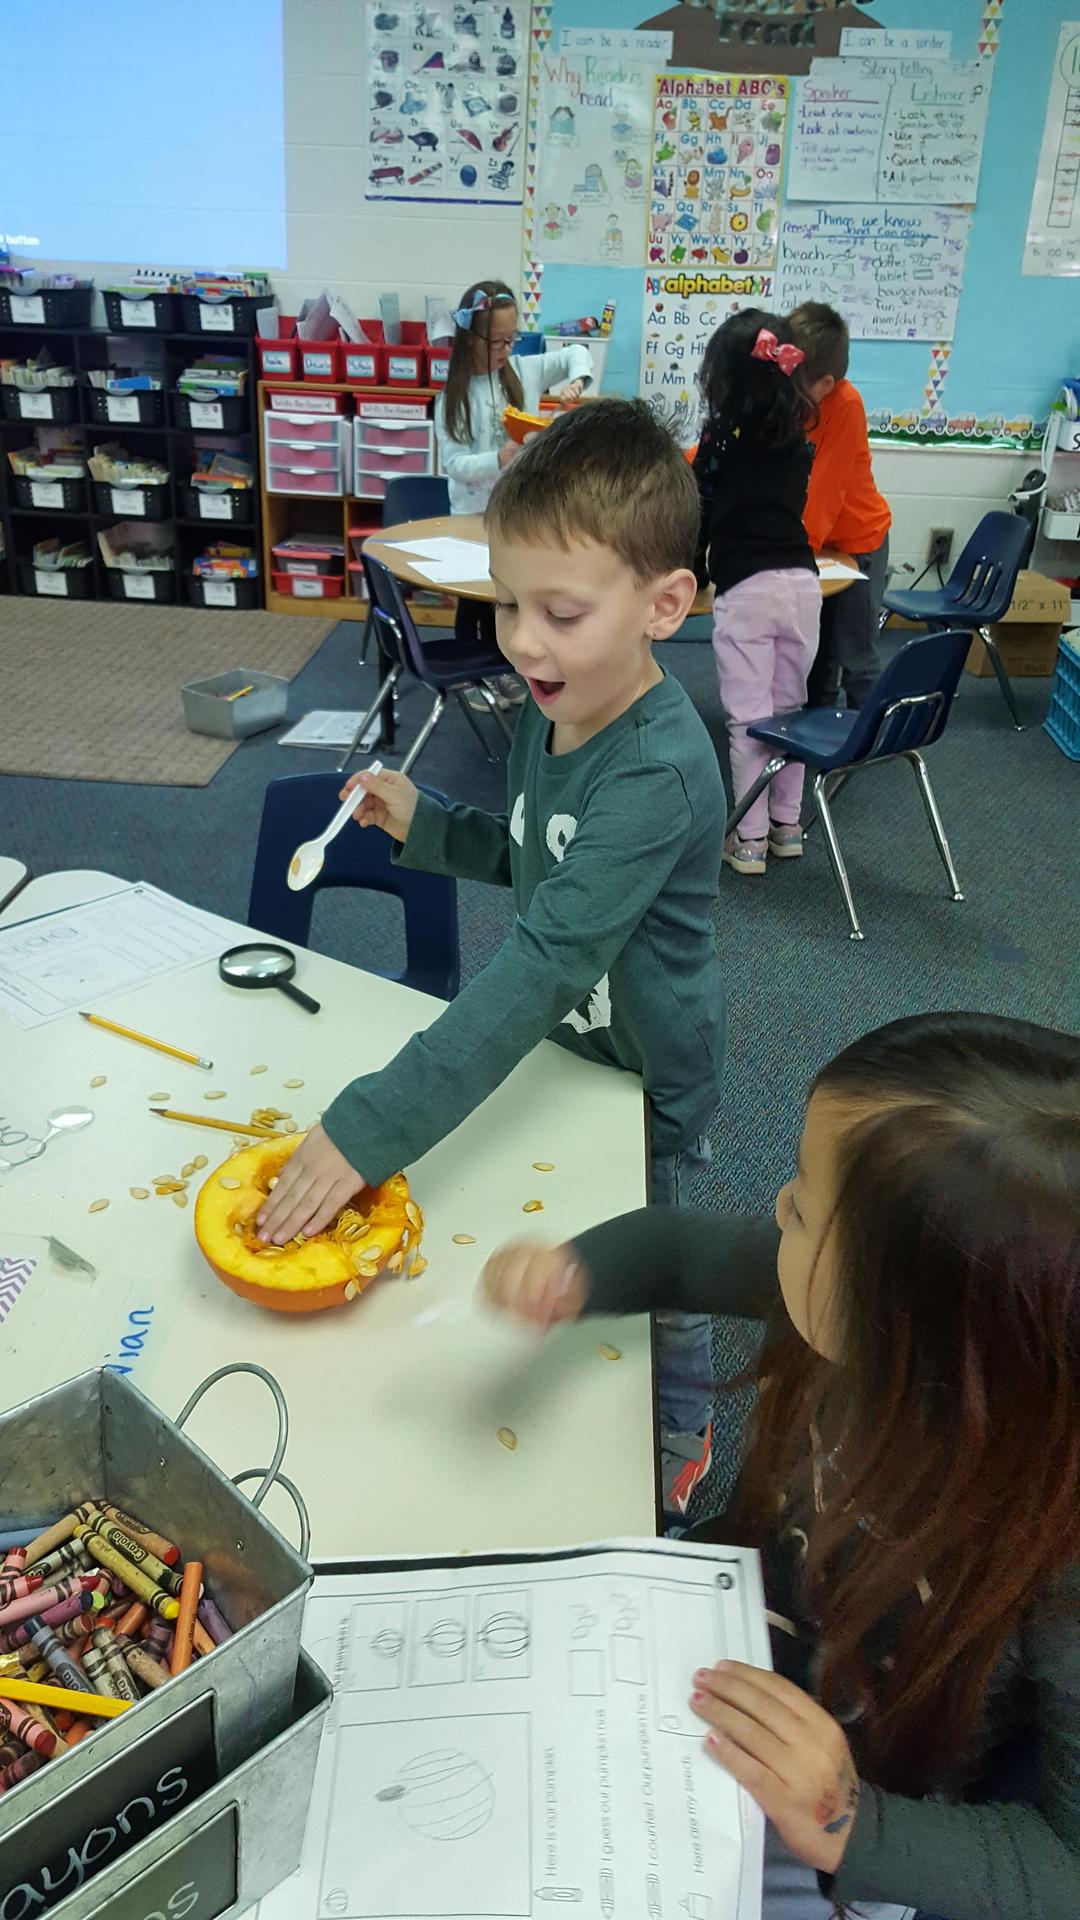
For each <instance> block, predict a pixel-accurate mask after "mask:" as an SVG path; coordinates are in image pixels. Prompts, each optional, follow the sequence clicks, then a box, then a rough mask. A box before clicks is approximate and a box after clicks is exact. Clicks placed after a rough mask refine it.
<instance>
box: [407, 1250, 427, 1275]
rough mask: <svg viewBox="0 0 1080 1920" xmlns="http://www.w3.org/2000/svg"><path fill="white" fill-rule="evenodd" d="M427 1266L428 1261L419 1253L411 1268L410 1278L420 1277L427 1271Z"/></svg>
mask: <svg viewBox="0 0 1080 1920" xmlns="http://www.w3.org/2000/svg"><path fill="white" fill-rule="evenodd" d="M426 1267H427V1261H426V1260H424V1259H422V1258H421V1256H420V1254H417V1256H416V1259H415V1260H414V1261H413V1263H412V1266H411V1267H410V1268H409V1279H410V1280H416V1279H418V1278H419V1276H420V1275H421V1274H422V1273H423V1272H424V1271H425V1269H426Z"/></svg>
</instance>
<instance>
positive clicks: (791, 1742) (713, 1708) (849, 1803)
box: [690, 1660, 859, 1873]
mask: <svg viewBox="0 0 1080 1920" xmlns="http://www.w3.org/2000/svg"><path fill="white" fill-rule="evenodd" d="M692 1684H693V1688H694V1691H693V1693H692V1695H691V1699H690V1704H691V1706H692V1707H693V1709H694V1712H695V1713H696V1714H698V1715H699V1716H700V1718H701V1719H702V1720H704V1721H705V1723H706V1725H707V1726H708V1727H709V1728H710V1729H711V1731H710V1733H709V1735H708V1738H707V1740H706V1743H705V1744H706V1746H707V1748H708V1751H709V1752H710V1753H711V1754H712V1756H713V1759H714V1760H719V1762H720V1765H721V1766H722V1767H724V1768H726V1770H727V1772H728V1773H730V1774H731V1775H732V1777H733V1778H734V1779H735V1780H737V1781H738V1782H739V1784H740V1786H744V1787H745V1788H746V1790H747V1792H748V1793H750V1794H752V1795H753V1797H754V1799H755V1800H756V1801H757V1803H758V1806H759V1807H760V1808H761V1811H762V1813H763V1814H764V1815H765V1817H766V1819H767V1820H771V1821H772V1823H773V1826H774V1827H775V1828H776V1831H777V1833H778V1834H779V1836H780V1839H781V1840H782V1841H783V1843H784V1845H785V1847H787V1848H788V1849H789V1851H790V1852H791V1853H795V1854H797V1855H798V1857H799V1859H800V1860H805V1862H806V1864H807V1866H809V1867H815V1868H817V1869H818V1870H819V1871H820V1872H822V1873H835V1872H836V1871H837V1869H838V1868H839V1866H840V1862H841V1861H842V1859H843V1857H844V1850H845V1848H846V1846H847V1843H848V1841H849V1840H850V1838H851V1833H852V1829H853V1827H854V1825H855V1818H856V1815H857V1813H858V1811H859V1776H858V1774H857V1773H856V1771H855V1762H854V1760H853V1759H852V1757H851V1748H850V1747H849V1746H848V1743H847V1736H846V1734H845V1733H844V1730H843V1728H842V1727H841V1725H840V1723H839V1721H838V1720H834V1719H833V1717H832V1714H831V1713H826V1711H825V1709H824V1707H821V1706H819V1705H818V1703H817V1701H816V1700H812V1699H811V1697H810V1695H809V1694H808V1693H804V1692H803V1690H802V1688H801V1687H796V1686H794V1685H793V1684H792V1682H791V1681H790V1680H784V1679H782V1678H781V1676H780V1675H779V1674H778V1673H766V1672H765V1671H763V1670H762V1669H761V1668H760V1667H748V1666H744V1665H743V1663H742V1662H741V1661H739V1660H721V1661H719V1662H718V1663H717V1665H716V1666H715V1667H708V1668H704V1669H702V1670H701V1671H700V1672H698V1673H695V1675H694V1678H693V1683H692Z"/></svg>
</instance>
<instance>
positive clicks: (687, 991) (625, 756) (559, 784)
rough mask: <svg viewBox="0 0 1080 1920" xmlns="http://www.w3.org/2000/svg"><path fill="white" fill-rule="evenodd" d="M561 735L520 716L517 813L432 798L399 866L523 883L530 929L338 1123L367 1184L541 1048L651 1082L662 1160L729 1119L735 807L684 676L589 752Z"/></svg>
mask: <svg viewBox="0 0 1080 1920" xmlns="http://www.w3.org/2000/svg"><path fill="white" fill-rule="evenodd" d="M550 731H551V729H550V723H549V722H548V721H546V720H545V719H544V717H543V715H542V714H541V712H540V710H539V708H538V707H536V706H535V705H534V704H533V703H532V702H531V701H530V702H529V703H528V705H527V706H525V707H523V708H522V711H521V716H520V719H519V721H518V725H517V728H516V731H515V734H514V743H513V746H512V748H511V751H510V760H509V767H508V810H507V812H506V813H505V814H490V813H484V812H482V811H481V810H480V809H478V808H476V807H465V806H452V807H442V806H439V805H437V804H436V803H435V802H434V801H433V800H431V799H430V798H428V797H426V796H424V795H421V797H420V800H419V801H418V803H417V808H416V813H415V816H414V818H413V822H412V826H411V827H410V829H409V835H408V838H407V840H406V841H405V844H404V846H403V847H402V848H401V849H400V851H399V853H398V855H397V858H398V859H400V860H401V862H402V864H403V865H405V866H411V867H419V868H422V869H423V870H424V871H426V872H428V873H448V874H453V875H455V876H456V877H457V878H459V879H470V880H488V881H492V882H494V883H495V884H496V885H501V886H509V887H511V888H512V889H513V894H514V904H515V906H516V908H517V919H516V921H515V923H514V926H513V929H512V931H511V933H510V934H509V935H508V937H507V939H506V940H505V941H504V943H503V945H502V947H501V948H500V949H499V952H498V953H497V954H496V955H495V958H494V959H493V960H492V961H491V962H490V963H489V964H488V966H486V967H485V968H484V970H483V972H482V973H480V974H478V975H477V976H476V978H475V979H473V980H472V981H470V983H469V985H468V986H467V987H465V988H463V990H462V992H461V993H459V995H458V997H457V999H456V1000H453V1001H451V1002H450V1004H449V1006H448V1007H447V1009H446V1011H445V1013H443V1014H441V1015H440V1016H439V1018H438V1019H437V1020H435V1021H434V1022H433V1023H432V1025H431V1026H430V1027H428V1028H426V1029H425V1030H424V1032H422V1033H418V1034H416V1035H414V1037H413V1038H412V1039H411V1040H410V1041H409V1042H408V1043H407V1045H406V1046H404V1047H403V1048H402V1049H401V1052H400V1053H399V1054H398V1055H397V1057H396V1059H394V1060H392V1061H391V1062H390V1064H389V1066H388V1067H385V1068H384V1069H383V1070H382V1071H381V1072H379V1073H369V1074H365V1075H363V1076H362V1078H360V1079H358V1080H354V1081H352V1083H351V1084H350V1085H349V1086H347V1087H346V1088H345V1089H344V1090H343V1092H341V1093H340V1094H338V1096H337V1098H336V1099H335V1100H334V1101H333V1102H332V1104H331V1105H330V1106H329V1107H328V1108H327V1110H326V1112H325V1113H324V1115H323V1126H324V1127H325V1129H326V1131H327V1133H328V1134H329V1136H330V1138H331V1140H333V1142H334V1144H335V1146H337V1147H339V1148H340V1150H341V1152H342V1153H343V1154H344V1155H345V1157H346V1159H347V1160H348V1161H349V1162H350V1164H351V1165H352V1166H354V1167H356V1168H357V1169H358V1171H359V1172H360V1173H361V1174H362V1175H363V1176H364V1178H365V1180H367V1181H369V1182H372V1183H374V1182H377V1181H379V1180H383V1179H385V1178H386V1177H387V1175H389V1174H391V1173H395V1172H397V1170H398V1169H399V1168H401V1167H407V1166H410V1165H411V1164H412V1163H413V1162H414V1161H416V1160H418V1159H419V1158H420V1156H421V1155H422V1154H424V1153H426V1152H427V1151H428V1150H429V1148H431V1147H433V1146H434V1145H435V1144H436V1143H437V1142H438V1141H440V1140H442V1139H444V1138H445V1136H446V1135H447V1134H448V1133H451V1132H452V1131H453V1129H454V1128H455V1127H456V1126H459V1125H460V1123H461V1121H462V1120H464V1119H465V1118H466V1117H467V1116H468V1115H469V1114H470V1113H472V1112H473V1110H474V1108H476V1107H478V1106H479V1105H480V1102H481V1101H482V1100H484V1099H486V1098H487V1096H488V1094H489V1093H491V1092H493V1091H494V1089H495V1088H496V1087H497V1086H499V1085H500V1084H501V1082H502V1081H503V1080H505V1078H506V1076H507V1074H508V1073H509V1072H510V1071H511V1069H512V1068H513V1067H515V1066H516V1065H517V1063H518V1061H519V1060H521V1059H523V1058H524V1056H525V1055H526V1054H527V1053H529V1052H531V1050H532V1048H533V1047H535V1046H536V1045H537V1043H538V1042H539V1041H541V1040H543V1039H544V1038H550V1039H552V1040H556V1041H558V1042H559V1044H560V1045H561V1046H564V1047H568V1048H569V1049H570V1051H571V1052H573V1053H579V1054H582V1055H583V1056H584V1057H585V1058H586V1059H588V1060H597V1061H601V1062H603V1063H604V1064H605V1065H607V1066H613V1067H623V1068H626V1069H628V1070H629V1071H630V1072H632V1073H638V1074H640V1075H641V1077H642V1080H643V1082H644V1088H645V1092H646V1093H647V1095H648V1096H649V1100H650V1103H651V1112H652V1146H653V1150H654V1152H656V1153H658V1154H669V1153H675V1152H677V1151H679V1149H680V1148H683V1147H685V1146H687V1145H689V1144H690V1142H692V1141H693V1140H694V1139H696V1137H697V1136H698V1135H699V1134H701V1133H703V1132H704V1130H705V1128H706V1127H707V1125H708V1122H709V1120H710V1118H711V1116H712V1113H713V1111H714V1109H715V1107H716V1103H717V1098H718V1095H719V1088H720V1076H721V1070H722V1066H723V1057H724V1038H725V1012H724V990H723V984H722V981H721V977H720V964H719V958H718V955H717V950H716V935H715V931H714V928H713V921H712V909H713V904H714V902H715V899H716V891H717V881H718V876H719V858H720V839H721V834H722V828H723V819H724V793H723V786H722V783H721V779H720V770H719V767H718V765H717V760H716V754H715V752H714V750H713V746H712V742H711V740H710V739H709V736H708V733H707V732H706V730H705V727H704V724H703V722H702V721H701V719H700V717H699V716H698V714H697V713H696V712H695V710H694V708H693V706H692V705H691V702H690V700H689V698H688V696H687V694H686V692H685V691H684V689H683V687H682V686H681V685H680V684H679V682H678V681H677V680H674V679H672V678H671V677H670V676H669V675H665V676H664V678H663V680H662V681H661V682H660V683H659V685H658V686H655V687H651V688H650V689H649V690H648V692H646V693H644V694H643V695H642V696H641V698H640V699H639V700H638V701H636V702H635V704H634V705H633V706H632V707H631V708H630V709H629V710H628V711H627V712H626V713H624V714H622V715H621V716H620V718H619V719H617V720H614V721H612V723H611V725H610V726H607V727H605V728H604V729H603V731H602V732H600V733H599V734H597V735H596V736H595V737H594V738H593V739H592V740H590V741H588V742H587V743H586V745H585V746H582V747H578V748H576V749H575V750H574V751H573V752H572V753H565V754H560V755H559V756H557V757H556V756H554V755H552V754H551V753H550V752H549V751H548V745H549V737H550Z"/></svg>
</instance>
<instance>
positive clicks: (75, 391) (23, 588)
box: [0, 324, 261, 606]
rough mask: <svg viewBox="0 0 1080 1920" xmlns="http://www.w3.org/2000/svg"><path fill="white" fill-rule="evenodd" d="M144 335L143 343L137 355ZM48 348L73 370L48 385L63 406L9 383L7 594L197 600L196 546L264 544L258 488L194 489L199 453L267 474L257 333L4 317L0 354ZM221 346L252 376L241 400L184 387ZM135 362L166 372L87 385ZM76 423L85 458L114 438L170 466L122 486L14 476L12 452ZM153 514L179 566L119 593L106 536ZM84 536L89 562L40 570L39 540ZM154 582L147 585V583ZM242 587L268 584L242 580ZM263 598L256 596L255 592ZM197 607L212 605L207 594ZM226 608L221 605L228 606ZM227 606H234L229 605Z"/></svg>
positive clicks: (3, 578)
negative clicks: (202, 398) (143, 380)
mask: <svg viewBox="0 0 1080 1920" xmlns="http://www.w3.org/2000/svg"><path fill="white" fill-rule="evenodd" d="M135 342H138V348H137V352H136V351H135ZM43 346H44V347H47V348H48V349H49V352H50V353H51V355H52V357H53V360H54V361H55V362H56V363H57V364H58V365H61V366H67V367H71V368H72V369H73V370H74V372H75V373H76V375H77V384H76V385H75V386H74V387H61V388H56V389H50V390H47V393H46V395H45V396H40V395H37V394H31V395H27V396H24V397H25V398H29V399H30V400H32V401H34V400H38V399H40V398H42V397H46V398H49V397H52V398H54V399H55V401H56V402H58V403H59V404H58V405H57V406H55V407H54V406H50V408H49V410H48V412H45V411H44V410H39V409H37V408H32V409H31V410H30V412H29V413H27V412H26V411H24V410H23V409H22V408H21V407H20V405H19V404H18V395H19V389H16V388H13V387H8V386H2V387H0V402H2V410H3V418H2V419H0V528H2V531H3V536H4V537H3V541H2V542H0V546H2V547H3V548H4V550H5V551H6V556H7V563H8V564H7V566H6V567H4V566H2V565H0V592H4V591H7V592H9V593H26V594H43V593H44V594H48V595H50V596H51V597H55V598H65V599H95V600H108V599H110V598H112V597H123V598H130V599H133V600H138V601H139V602H140V603H141V604H145V605H148V606H154V605H161V604H174V603H175V602H176V601H178V600H179V601H183V600H185V599H187V598H189V597H190V596H189V595H188V592H187V583H189V582H190V580H191V577H192V576H191V567H192V563H193V561H194V560H195V557H196V555H197V554H199V553H201V552H202V550H203V549H204V548H205V547H206V546H207V544H208V543H209V542H210V541H211V540H214V539H221V538H223V537H224V538H229V537H230V536H232V537H233V538H235V540H236V541H237V542H238V543H239V544H241V545H244V546H250V547H251V548H252V549H253V551H254V552H255V553H256V554H259V553H260V548H261V516H260V488H259V486H258V485H255V486H252V487H250V488H243V489H235V490H231V491H229V492H227V493H223V494H219V495H210V494H205V493H201V492H200V491H199V490H198V489H196V488H194V487H192V485H191V474H192V469H193V465H194V460H195V456H196V453H197V452H199V451H201V450H207V449H212V450H216V451H220V452H223V453H235V454H237V455H238V456H239V457H241V458H243V459H245V460H249V461H250V462H251V463H252V465H253V467H254V469H255V472H256V476H258V474H259V471H260V463H259V447H258V441H257V437H256V433H255V382H256V375H257V360H256V353H255V343H254V339H253V338H252V337H251V336H249V335H248V334H246V333H243V332H237V333H235V334H233V333H230V334H228V335H226V334H221V335H210V334H203V333H194V332H191V333H184V332H165V331H158V330H153V329H150V328H147V327H145V326H142V327H138V328H136V327H130V328H125V327H90V326H67V327H59V326H57V327H51V326H44V327H41V326H4V325H3V324H0V359H15V360H25V359H27V358H29V357H30V356H31V355H33V354H35V353H38V352H40V350H41V348H42V347H43ZM217 349H220V351H221V352H222V353H223V354H227V355H228V356H229V357H230V358H233V359H238V360H240V361H241V362H242V363H243V365H244V367H245V368H246V372H247V380H246V385H245V391H244V394H243V395H242V396H241V397H240V398H239V399H235V400H230V399H225V400H222V401H214V402H204V403H200V402H190V401H187V400H186V399H185V398H184V396H182V395H180V394H178V393H177V392H176V382H177V379H178V378H179V376H180V374H181V373H182V372H183V370H184V368H185V367H187V366H189V365H190V364H191V362H192V361H194V360H196V359H198V358H201V357H202V356H204V355H212V354H213V353H214V351H215V350H217ZM129 353H130V356H131V358H132V360H137V361H138V364H139V365H140V366H145V367H146V370H147V371H148V372H152V373H154V374H155V375H160V378H161V380H162V382H163V385H162V388H161V389H160V390H154V391H150V392H144V393H132V394H111V393H105V392H104V391H103V390H102V389H100V388H97V387H91V386H89V385H87V383H86V376H87V375H88V374H89V373H91V372H95V371H100V370H101V369H102V368H104V367H107V366H110V365H124V364H126V363H127V357H128V354H129ZM53 425H74V426H76V427H77V428H78V434H79V441H80V444H81V447H82V449H83V451H84V453H85V455H86V456H87V457H88V458H89V456H90V455H91V454H92V453H93V452H94V450H95V448H97V447H101V446H104V445H105V444H106V443H107V442H109V441H119V442H120V443H121V444H123V445H124V446H126V447H127V449H128V451H129V452H130V453H132V454H133V455H136V456H143V457H145V458H147V459H155V460H159V461H160V462H161V463H162V464H163V465H165V466H167V467H168V469H169V480H168V482H167V483H165V484H164V485H163V486H160V487H157V486H151V485H145V486H139V485H137V484H133V485H131V486H118V485H113V484H112V483H111V482H95V481H93V480H91V479H90V477H89V476H87V478H86V480H85V481H81V482H71V481H68V482H52V481H44V482H43V481H37V482H33V483H27V482H26V481H25V480H20V478H19V477H18V476H16V475H15V474H13V473H12V471H11V468H10V467H9V465H8V461H7V455H8V453H9V452H12V451H14V450H16V449H18V448H21V447H28V446H30V445H32V444H33V442H34V439H35V428H37V427H46V426H53ZM126 520H131V521H141V520H146V521H148V522H153V523H154V524H155V525H156V526H157V527H159V528H164V529H166V530H168V531H169V532H170V533H171V535H172V543H173V549H174V554H175V560H176V565H175V567H174V569H173V571H172V573H171V574H170V575H168V576H167V577H166V576H164V575H153V574H150V575H145V576H134V590H132V577H131V576H128V577H127V579H126V584H125V586H124V587H123V589H122V590H121V589H118V585H117V582H116V580H115V578H113V577H111V570H110V569H109V568H107V567H106V566H105V564H104V562H103V560H102V558H101V554H100V551H99V549H98V543H97V536H98V533H99V532H100V531H101V530H102V529H103V528H106V527H110V526H115V525H116V524H117V523H118V522H119V521H126ZM49 538H60V539H64V540H69V541H72V540H85V541H86V543H87V545H88V546H89V548H90V550H91V554H92V559H91V563H90V566H89V567H86V568H81V569H78V570H75V569H72V570H66V569H65V570H64V571H63V572H61V573H59V574H58V575H57V576H56V578H55V579H53V580H51V581H49V580H46V579H44V578H43V572H42V570H41V569H35V568H34V566H33V563H32V553H33V548H34V546H35V544H36V543H37V542H38V541H39V540H45V539H49ZM147 581H148V582H149V591H148V590H147V587H146V585H145V584H144V582H147ZM239 584H241V585H243V586H250V585H255V586H256V587H258V585H259V583H257V582H256V583H251V582H241V583H239ZM254 599H255V604H258V596H257V595H256V596H255V597H254ZM251 600H252V596H250V595H247V594H244V595H238V596H237V599H236V603H235V604H236V605H238V606H239V605H247V604H250V603H251ZM199 604H208V603H204V602H202V601H201V600H200V601H199ZM222 604H224V603H222ZM229 604H232V603H231V602H230V603H229Z"/></svg>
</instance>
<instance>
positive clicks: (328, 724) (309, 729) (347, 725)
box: [278, 707, 379, 753]
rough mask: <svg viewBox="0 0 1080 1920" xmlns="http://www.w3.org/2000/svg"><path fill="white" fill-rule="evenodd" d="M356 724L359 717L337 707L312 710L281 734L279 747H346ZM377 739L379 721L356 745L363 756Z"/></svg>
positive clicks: (375, 721)
mask: <svg viewBox="0 0 1080 1920" xmlns="http://www.w3.org/2000/svg"><path fill="white" fill-rule="evenodd" d="M359 725H360V714H359V712H356V713H348V712H346V711H344V710H343V709H342V708H340V707H316V708H315V709H314V710H313V711H312V712H311V713H305V715H304V717H303V719H302V720H298V721H297V722H296V725H295V726H293V727H290V728H289V731H288V733H283V734H282V735H281V737H280V738H279V740H278V746H279V747H347V746H348V745H349V744H350V742H351V741H352V740H353V738H354V737H355V734H356V729H357V727H358V726H359ZM378 737H379V722H378V721H377V720H373V721H372V723H371V725H370V727H369V728H368V730H367V732H366V733H365V735H364V737H363V739H362V740H361V741H359V742H358V746H359V748H360V750H361V751H362V752H363V753H367V752H368V750H369V748H371V747H373V746H374V745H375V742H376V740H377V739H378Z"/></svg>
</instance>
